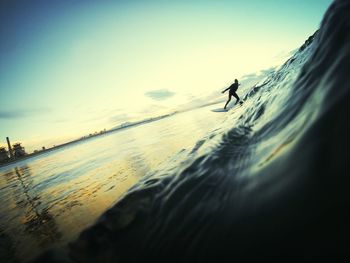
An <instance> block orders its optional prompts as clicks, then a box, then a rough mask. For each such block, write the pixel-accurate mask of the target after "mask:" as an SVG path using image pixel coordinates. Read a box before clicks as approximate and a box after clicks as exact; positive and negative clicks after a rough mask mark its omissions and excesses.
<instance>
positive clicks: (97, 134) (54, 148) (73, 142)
mask: <svg viewBox="0 0 350 263" xmlns="http://www.w3.org/2000/svg"><path fill="white" fill-rule="evenodd" d="M176 113H179V112H178V111H175V112H172V113H169V114H165V115H161V116H158V117H154V118H148V119H145V120H142V121H136V122H127V123H122V124H120V125H119V126H117V127H114V128H112V129H109V130H104V131H101V132H98V133H94V134H91V135H88V136H83V137H81V138H79V139H75V140H73V141H69V142H66V143H63V144H59V145H56V146H53V147H51V148H46V149H45V150H41V151H37V152H33V153H29V154H26V155H24V156H22V157H19V158H16V159H10V160H9V161H7V162H4V163H0V168H2V167H5V166H7V165H10V164H13V163H16V162H19V161H23V160H26V159H29V158H32V157H35V156H38V155H41V154H44V153H48V152H50V151H54V150H58V149H61V148H63V147H66V146H70V145H72V144H75V143H78V142H82V141H85V140H89V139H92V138H96V137H98V136H101V135H105V134H109V133H112V132H115V131H119V130H123V129H126V128H130V127H134V126H138V125H141V124H146V123H150V122H154V121H158V120H161V119H164V118H168V117H170V116H173V115H175V114H176Z"/></svg>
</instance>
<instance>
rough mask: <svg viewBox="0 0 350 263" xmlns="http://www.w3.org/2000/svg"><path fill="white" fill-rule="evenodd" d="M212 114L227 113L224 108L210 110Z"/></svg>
mask: <svg viewBox="0 0 350 263" xmlns="http://www.w3.org/2000/svg"><path fill="white" fill-rule="evenodd" d="M211 111H212V112H227V111H228V109H224V108H218V109H213V110H211Z"/></svg>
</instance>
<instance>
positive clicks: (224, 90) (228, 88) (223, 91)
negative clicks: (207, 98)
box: [221, 88, 230, 93]
mask: <svg viewBox="0 0 350 263" xmlns="http://www.w3.org/2000/svg"><path fill="white" fill-rule="evenodd" d="M229 89H230V88H227V89H225V90H224V91H222V92H221V93H225V92H226V91H228V90H229Z"/></svg>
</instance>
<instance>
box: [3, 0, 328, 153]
mask: <svg viewBox="0 0 350 263" xmlns="http://www.w3.org/2000/svg"><path fill="white" fill-rule="evenodd" d="M330 3H331V1H329V0H327V1H326V0H303V1H301V0H300V1H297V0H275V1H272V0H265V1H258V0H253V1H234V0H230V1H25V0H23V1H2V2H1V4H0V37H1V42H0V97H1V104H0V145H3V144H5V137H6V136H9V137H10V138H11V139H12V140H13V141H20V142H22V143H23V144H24V146H27V149H28V150H30V151H31V150H33V149H35V148H40V147H41V146H43V145H45V146H46V147H49V146H52V145H53V144H58V143H61V142H63V141H66V140H68V139H72V138H76V137H79V136H82V135H85V134H88V133H90V132H93V131H96V130H101V129H104V128H107V129H108V128H110V127H113V126H115V125H117V124H118V123H120V122H124V121H127V120H136V119H142V118H146V117H149V116H152V115H158V114H163V113H167V112H169V111H172V110H174V109H176V108H177V107H179V105H182V104H184V103H188V102H190V101H191V100H193V99H194V98H195V99H197V100H198V99H201V98H204V97H205V96H206V95H207V94H211V93H212V92H216V91H218V92H219V91H220V90H222V89H223V88H225V87H226V86H227V85H229V84H230V83H231V82H232V81H233V79H234V78H240V77H241V76H243V75H247V74H251V73H256V72H258V71H259V70H263V69H266V68H269V67H271V66H275V65H278V64H279V63H282V62H283V61H284V60H285V59H286V55H287V54H288V53H289V52H290V51H291V50H293V49H295V48H297V47H299V46H300V45H301V44H302V43H303V42H304V41H305V39H306V38H307V37H308V36H309V35H311V34H313V33H314V31H315V30H316V29H317V28H318V26H319V24H320V22H321V19H322V16H323V14H324V12H325V11H326V9H327V7H328V6H329V5H330Z"/></svg>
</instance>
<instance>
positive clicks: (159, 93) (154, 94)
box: [145, 89, 175, 100]
mask: <svg viewBox="0 0 350 263" xmlns="http://www.w3.org/2000/svg"><path fill="white" fill-rule="evenodd" d="M174 95H175V92H172V91H170V90H167V89H159V90H151V91H148V92H146V93H145V96H147V97H150V98H151V99H154V100H166V99H168V98H170V97H172V96H174Z"/></svg>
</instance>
